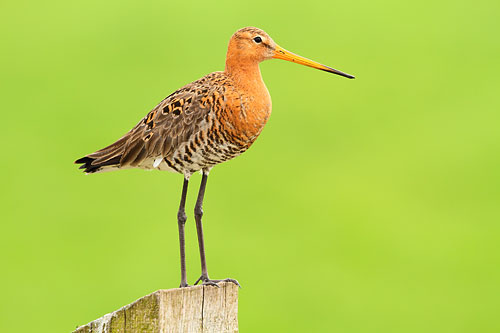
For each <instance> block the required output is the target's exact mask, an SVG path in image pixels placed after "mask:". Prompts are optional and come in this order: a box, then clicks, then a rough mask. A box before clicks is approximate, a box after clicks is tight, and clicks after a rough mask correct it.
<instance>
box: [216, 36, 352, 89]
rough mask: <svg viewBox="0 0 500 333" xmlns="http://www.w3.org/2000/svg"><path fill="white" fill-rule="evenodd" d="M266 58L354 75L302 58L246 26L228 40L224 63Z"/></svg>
mask: <svg viewBox="0 0 500 333" xmlns="http://www.w3.org/2000/svg"><path fill="white" fill-rule="evenodd" d="M267 59H282V60H286V61H291V62H295V63H297V64H300V65H304V66H309V67H312V68H316V69H320V70H323V71H326V72H329V73H334V74H337V75H341V76H344V77H347V78H350V79H353V78H354V76H352V75H350V74H346V73H343V72H341V71H338V70H336V69H333V68H331V67H328V66H325V65H322V64H320V63H318V62H316V61H313V60H310V59H307V58H304V57H302V56H299V55H297V54H294V53H292V52H290V51H287V50H285V49H284V48H282V47H280V46H279V45H278V44H276V43H275V42H274V40H273V39H272V38H271V37H270V36H269V35H268V34H267V33H266V32H265V31H264V30H261V29H259V28H255V27H246V28H243V29H240V30H238V31H236V32H235V33H234V34H233V36H232V37H231V39H230V40H229V47H228V50H227V58H226V65H227V64H228V63H229V64H238V65H245V64H258V63H259V62H261V61H264V60H267Z"/></svg>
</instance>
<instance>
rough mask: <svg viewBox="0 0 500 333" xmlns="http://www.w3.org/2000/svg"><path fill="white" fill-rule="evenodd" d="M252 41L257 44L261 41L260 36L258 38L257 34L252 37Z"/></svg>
mask: <svg viewBox="0 0 500 333" xmlns="http://www.w3.org/2000/svg"><path fill="white" fill-rule="evenodd" d="M253 41H254V42H256V43H257V44H259V43H262V38H260V36H257V37H255V38H254V39H253Z"/></svg>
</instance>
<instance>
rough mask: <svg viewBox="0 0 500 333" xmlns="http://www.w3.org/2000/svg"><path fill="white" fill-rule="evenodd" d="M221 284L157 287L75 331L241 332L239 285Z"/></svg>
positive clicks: (88, 332) (84, 332)
mask: <svg viewBox="0 0 500 333" xmlns="http://www.w3.org/2000/svg"><path fill="white" fill-rule="evenodd" d="M219 285H220V288H216V287H212V286H195V287H188V288H178V289H169V290H158V291H155V292H154V293H152V294H149V295H147V296H144V297H142V298H140V299H138V300H137V301H135V302H133V303H131V304H128V305H126V306H124V307H122V308H120V309H118V310H116V311H114V312H112V313H108V314H107V315H105V316H103V317H101V318H99V319H97V320H94V321H93V322H91V323H88V324H87V325H83V326H80V327H78V328H77V329H76V330H75V331H74V333H91V332H92V333H115V332H116V333H118V332H122V333H125V332H128V333H132V332H154V333H159V332H161V333H167V332H168V333H170V332H172V333H175V332H193V333H195V332H203V333H207V332H231V333H232V332H238V287H237V286H235V285H234V284H233V283H226V282H223V283H219Z"/></svg>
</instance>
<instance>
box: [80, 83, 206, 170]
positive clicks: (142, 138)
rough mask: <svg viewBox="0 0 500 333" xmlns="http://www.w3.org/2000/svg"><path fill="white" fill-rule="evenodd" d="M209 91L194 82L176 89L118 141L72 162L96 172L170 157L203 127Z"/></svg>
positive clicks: (201, 84)
mask: <svg viewBox="0 0 500 333" xmlns="http://www.w3.org/2000/svg"><path fill="white" fill-rule="evenodd" d="M213 89H215V88H214V87H213V86H210V85H207V84H206V82H205V81H204V80H198V81H195V82H193V83H191V84H189V85H187V86H185V87H183V88H181V89H179V90H177V91H176V92H174V93H173V94H171V95H169V96H168V97H166V98H165V99H164V100H163V101H161V102H160V104H158V105H157V106H156V107H155V108H154V109H153V110H151V111H150V112H149V113H148V114H147V115H146V117H144V118H143V119H142V120H141V121H140V122H139V123H138V124H137V125H136V126H135V127H134V128H132V129H131V130H130V131H129V132H128V133H127V134H125V135H124V136H123V137H122V138H120V139H119V140H118V141H116V142H115V143H113V144H112V145H109V146H108V147H105V148H103V149H101V150H98V151H96V152H95V153H92V154H89V155H87V156H85V157H83V158H81V159H79V160H77V161H76V163H83V164H84V165H82V167H81V168H83V169H85V170H84V171H85V172H98V171H101V170H102V168H103V167H105V166H110V167H112V166H115V167H120V168H121V167H137V166H139V165H140V164H141V162H143V161H145V160H147V159H151V158H158V157H169V156H171V155H172V154H173V153H174V151H175V150H176V149H177V148H178V147H179V146H180V145H181V144H182V143H185V142H187V141H188V140H189V137H190V136H191V135H193V134H194V133H197V132H198V131H199V130H200V128H201V126H204V124H206V121H205V119H207V116H208V113H209V112H210V105H208V104H207V102H206V97H207V95H210V93H211V90H213Z"/></svg>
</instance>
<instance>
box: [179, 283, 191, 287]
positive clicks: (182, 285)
mask: <svg viewBox="0 0 500 333" xmlns="http://www.w3.org/2000/svg"><path fill="white" fill-rule="evenodd" d="M187 287H189V284H187V282H181V284H180V285H179V288H187Z"/></svg>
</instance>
